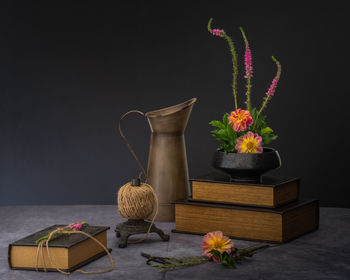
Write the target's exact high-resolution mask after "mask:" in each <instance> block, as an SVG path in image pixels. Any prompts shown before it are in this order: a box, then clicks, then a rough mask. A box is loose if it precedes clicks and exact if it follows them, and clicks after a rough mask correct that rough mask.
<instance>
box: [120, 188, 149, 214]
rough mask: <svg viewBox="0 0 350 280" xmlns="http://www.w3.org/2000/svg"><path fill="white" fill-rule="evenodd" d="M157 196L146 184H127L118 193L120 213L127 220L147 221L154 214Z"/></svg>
mask: <svg viewBox="0 0 350 280" xmlns="http://www.w3.org/2000/svg"><path fill="white" fill-rule="evenodd" d="M154 203H155V194H154V191H153V189H152V187H151V186H150V185H148V184H146V183H141V185H140V186H132V183H131V182H129V183H126V184H125V185H124V186H122V187H121V188H120V189H119V191H118V211H119V213H120V215H121V216H123V217H124V218H126V219H146V218H147V217H149V215H150V214H151V213H152V212H153V206H154Z"/></svg>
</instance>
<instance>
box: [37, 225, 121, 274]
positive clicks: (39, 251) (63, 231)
mask: <svg viewBox="0 0 350 280" xmlns="http://www.w3.org/2000/svg"><path fill="white" fill-rule="evenodd" d="M57 234H83V235H85V236H87V237H88V238H90V239H92V240H93V241H95V242H96V243H97V244H98V245H100V246H101V247H102V248H103V250H104V251H105V252H106V253H107V255H108V257H109V260H110V262H111V267H110V268H108V269H104V270H96V271H85V270H82V269H78V270H76V271H77V272H80V273H83V274H98V273H105V272H110V271H112V270H113V268H114V261H113V257H112V255H111V253H110V252H109V250H108V249H107V247H106V246H105V245H103V244H102V243H101V242H100V241H99V240H98V239H96V238H95V237H93V236H92V235H91V234H89V233H87V232H84V231H80V230H77V231H68V230H66V229H65V228H57V229H55V230H53V231H51V232H50V233H49V236H48V238H47V239H45V240H41V241H40V242H39V244H38V247H37V252H36V265H35V269H36V271H38V269H39V257H40V255H41V258H42V264H43V269H44V271H45V272H46V271H47V268H48V265H47V264H46V262H45V258H44V252H43V250H44V248H43V247H44V244H45V246H46V253H47V257H48V259H49V261H50V263H51V266H53V267H54V268H55V269H56V270H57V271H58V272H60V273H62V274H67V275H68V274H70V272H67V271H64V270H62V269H60V268H59V267H58V265H57V264H56V263H55V262H54V261H53V258H52V256H51V253H50V248H49V241H50V240H52V239H53V237H54V236H56V235H57Z"/></svg>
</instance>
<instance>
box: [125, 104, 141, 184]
mask: <svg viewBox="0 0 350 280" xmlns="http://www.w3.org/2000/svg"><path fill="white" fill-rule="evenodd" d="M132 113H137V114H140V115H141V116H145V114H144V113H143V112H141V111H138V110H131V111H129V112H126V113H125V114H124V115H122V116H121V117H120V119H119V133H120V135H121V137H122V138H123V139H124V141H125V143H126V145H127V146H128V149H129V151H130V153H131V154H132V155H133V157H134V158H135V160H136V162H137V164H138V165H139V167H140V168H141V170H142V172H141V173H143V175H144V177H145V181H146V182H147V174H146V171H145V169H144V168H143V166H142V163H141V161H140V160H139V158H138V157H137V156H136V154H135V152H134V150H133V148H132V147H131V145H130V144H129V142H128V140H127V139H126V137H125V135H124V133H123V131H122V128H121V121H122V119H124V118H125V117H126V116H127V115H130V114H132ZM141 173H140V174H139V177H141Z"/></svg>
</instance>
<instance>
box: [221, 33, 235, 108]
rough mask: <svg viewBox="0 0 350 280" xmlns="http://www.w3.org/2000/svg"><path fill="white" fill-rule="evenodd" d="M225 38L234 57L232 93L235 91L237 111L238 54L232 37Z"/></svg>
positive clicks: (226, 36) (225, 35) (225, 36)
mask: <svg viewBox="0 0 350 280" xmlns="http://www.w3.org/2000/svg"><path fill="white" fill-rule="evenodd" d="M224 38H225V39H226V41H227V43H228V45H229V48H230V53H231V56H232V70H233V73H232V91H233V98H234V100H235V108H236V110H237V109H238V104H237V76H238V64H237V53H236V50H235V46H234V44H233V41H232V39H231V37H230V36H228V35H227V34H226V33H225V34H224Z"/></svg>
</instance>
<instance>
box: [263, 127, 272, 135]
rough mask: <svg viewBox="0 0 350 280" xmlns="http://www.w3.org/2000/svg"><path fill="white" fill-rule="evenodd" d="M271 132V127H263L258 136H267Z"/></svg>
mask: <svg viewBox="0 0 350 280" xmlns="http://www.w3.org/2000/svg"><path fill="white" fill-rule="evenodd" d="M271 132H273V130H272V129H271V127H268V126H267V127H264V128H262V129H261V131H260V135H264V134H269V133H271Z"/></svg>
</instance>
